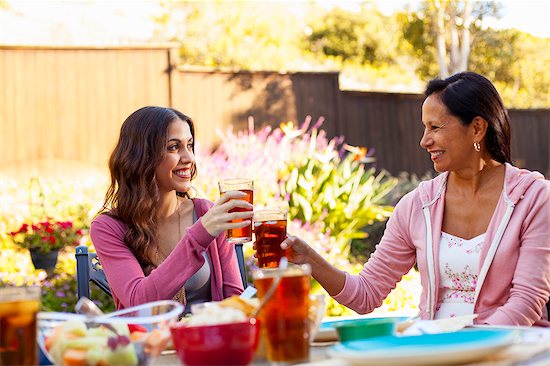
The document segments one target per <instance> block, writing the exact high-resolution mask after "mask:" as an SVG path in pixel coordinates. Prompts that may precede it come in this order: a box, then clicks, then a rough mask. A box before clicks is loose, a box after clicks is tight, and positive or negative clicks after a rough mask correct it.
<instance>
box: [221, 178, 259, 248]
mask: <svg viewBox="0 0 550 366" xmlns="http://www.w3.org/2000/svg"><path fill="white" fill-rule="evenodd" d="M218 187H219V188H220V194H224V193H225V192H228V191H241V192H244V193H246V197H245V198H244V200H245V201H247V202H248V203H250V204H251V205H252V204H254V181H253V180H252V179H247V178H234V179H224V180H221V181H219V182H218ZM238 211H247V210H246V209H244V208H234V209H232V210H231V211H230V212H238ZM240 221H244V219H236V220H233V221H232V222H240ZM226 237H227V241H228V242H230V243H234V244H236V243H246V242H249V241H252V223H250V225H247V226H245V227H243V228H239V229H229V230H227V235H226Z"/></svg>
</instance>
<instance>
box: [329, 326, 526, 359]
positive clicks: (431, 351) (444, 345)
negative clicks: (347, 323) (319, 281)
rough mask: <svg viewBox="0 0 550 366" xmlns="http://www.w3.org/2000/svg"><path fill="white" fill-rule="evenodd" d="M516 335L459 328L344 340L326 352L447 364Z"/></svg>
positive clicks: (503, 344) (479, 353) (476, 356)
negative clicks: (429, 332) (449, 330)
mask: <svg viewBox="0 0 550 366" xmlns="http://www.w3.org/2000/svg"><path fill="white" fill-rule="evenodd" d="M517 339H518V333H517V332H515V331H510V330H462V331H459V332H453V333H440V334H425V335H420V336H409V337H398V336H386V337H377V338H370V339H366V340H358V341H352V342H344V343H341V344H337V345H335V346H333V347H331V348H330V349H329V351H328V352H329V355H330V356H332V357H335V358H340V359H344V360H346V361H348V362H349V363H351V364H352V365H369V366H374V365H377V366H382V365H407V366H412V365H444V364H446V365H450V364H461V363H467V362H472V361H476V360H480V359H483V358H484V357H486V356H489V355H491V354H494V353H495V352H498V351H500V350H502V349H504V348H506V347H508V346H509V345H511V344H512V343H514V342H515V341H517Z"/></svg>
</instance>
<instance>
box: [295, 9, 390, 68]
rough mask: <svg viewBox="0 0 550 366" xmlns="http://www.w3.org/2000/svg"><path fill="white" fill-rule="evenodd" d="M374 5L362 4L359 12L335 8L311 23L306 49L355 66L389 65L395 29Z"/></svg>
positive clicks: (306, 39)
mask: <svg viewBox="0 0 550 366" xmlns="http://www.w3.org/2000/svg"><path fill="white" fill-rule="evenodd" d="M387 20H388V19H387V17H385V16H384V15H383V14H382V13H380V11H378V10H377V9H376V8H375V7H374V5H373V4H363V5H362V6H361V8H360V11H359V12H353V11H349V10H345V9H341V8H338V7H336V8H334V9H332V10H331V11H329V12H327V13H325V14H323V15H322V16H321V17H320V18H319V19H311V20H310V24H309V26H310V29H311V32H310V34H309V35H307V36H306V37H305V39H304V46H305V48H309V50H310V51H311V52H312V53H313V54H315V55H316V56H317V57H320V58H323V57H334V58H336V59H338V60H339V61H341V62H342V63H345V62H350V61H351V62H353V63H358V64H363V65H364V64H375V63H378V64H381V63H391V62H393V61H394V58H395V57H396V56H397V52H396V51H397V50H396V46H397V43H398V42H397V39H396V38H395V37H394V34H395V31H397V28H394V29H393V30H394V32H392V29H391V24H390V25H389V28H390V29H388V21H387Z"/></svg>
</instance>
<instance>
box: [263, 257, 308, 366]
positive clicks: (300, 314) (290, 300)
mask: <svg viewBox="0 0 550 366" xmlns="http://www.w3.org/2000/svg"><path fill="white" fill-rule="evenodd" d="M281 271H282V272H281ZM277 276H282V278H281V281H280V282H279V285H278V286H277V288H276V290H275V292H274V293H273V295H272V297H271V298H270V299H269V300H268V301H267V302H266V303H265V305H264V307H263V308H262V309H261V310H260V314H259V318H260V327H261V330H260V331H261V334H262V337H263V338H264V339H265V340H266V351H267V354H266V356H267V360H268V361H269V362H270V363H271V364H272V365H291V364H295V363H301V362H306V361H308V360H309V338H310V337H309V335H310V320H309V310H310V301H311V300H310V297H309V291H310V288H311V285H310V283H311V267H310V266H309V265H308V264H303V265H295V264H289V265H288V267H287V268H286V269H284V270H281V269H279V268H267V269H258V270H257V271H255V272H254V274H253V277H254V286H255V287H256V289H257V290H258V297H259V298H260V301H261V300H262V299H263V296H265V294H266V292H267V291H268V289H269V287H270V286H271V284H272V283H273V281H274V280H275V278H276V277H277Z"/></svg>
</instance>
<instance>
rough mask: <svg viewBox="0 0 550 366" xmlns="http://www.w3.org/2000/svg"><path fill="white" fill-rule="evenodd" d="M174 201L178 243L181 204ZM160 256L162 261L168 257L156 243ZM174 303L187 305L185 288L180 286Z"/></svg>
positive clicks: (158, 255)
mask: <svg viewBox="0 0 550 366" xmlns="http://www.w3.org/2000/svg"><path fill="white" fill-rule="evenodd" d="M176 199H177V202H178V207H177V208H176V212H177V214H178V242H179V241H180V240H181V212H180V211H181V203H180V201H179V198H178V196H176ZM161 254H162V257H163V259H162V260H163V261H164V260H165V259H166V258H167V257H168V255H170V254H168V255H166V254H165V253H164V252H163V251H162V249H160V245H159V244H158V242H157V258H159V259H160V255H161ZM174 301H177V302H179V303H181V304H183V305H185V304H186V303H187V298H186V296H185V286H181V289H180V290H179V291H178V292H177V293H176V295H175V296H174Z"/></svg>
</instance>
